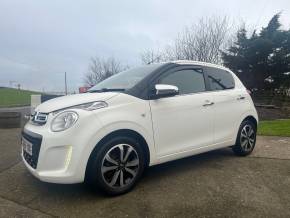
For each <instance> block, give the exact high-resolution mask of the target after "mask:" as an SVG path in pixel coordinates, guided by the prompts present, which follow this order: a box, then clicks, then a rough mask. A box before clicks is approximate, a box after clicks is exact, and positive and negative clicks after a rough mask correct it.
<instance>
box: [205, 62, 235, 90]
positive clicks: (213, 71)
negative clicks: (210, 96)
mask: <svg viewBox="0 0 290 218" xmlns="http://www.w3.org/2000/svg"><path fill="white" fill-rule="evenodd" d="M207 77H208V81H209V85H210V89H211V90H226V89H233V88H234V87H235V81H234V78H233V76H232V75H231V73H230V72H228V71H226V70H222V69H218V68H211V67H208V68H207Z"/></svg>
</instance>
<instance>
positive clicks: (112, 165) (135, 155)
mask: <svg viewBox="0 0 290 218" xmlns="http://www.w3.org/2000/svg"><path fill="white" fill-rule="evenodd" d="M144 165H145V161H144V154H143V150H142V148H141V146H140V144H139V143H138V141H137V140H135V139H134V138H129V137H116V138H114V139H112V140H110V141H108V142H106V143H104V144H103V145H101V146H100V148H99V149H98V151H97V152H95V153H94V156H93V157H92V161H90V166H89V172H88V174H89V175H88V179H89V180H90V181H89V182H90V184H91V185H92V186H93V187H95V188H98V189H101V190H102V191H104V192H105V193H107V194H110V195H119V194H123V193H126V192H128V191H130V190H131V189H132V188H133V187H134V185H135V184H136V182H137V181H138V180H139V178H140V176H141V175H142V173H143V171H144Z"/></svg>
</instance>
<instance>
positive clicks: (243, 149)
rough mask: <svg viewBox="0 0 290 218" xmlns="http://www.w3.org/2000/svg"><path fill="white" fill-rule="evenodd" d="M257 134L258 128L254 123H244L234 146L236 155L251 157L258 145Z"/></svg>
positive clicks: (246, 121)
mask: <svg viewBox="0 0 290 218" xmlns="http://www.w3.org/2000/svg"><path fill="white" fill-rule="evenodd" d="M256 133H257V127H256V125H255V124H254V123H253V122H252V121H250V120H245V121H243V122H242V124H241V126H240V129H239V132H238V136H237V140H236V144H235V145H234V146H233V151H234V153H235V154H237V155H239V156H246V155H249V154H250V153H251V152H252V151H253V150H254V147H255V144H256Z"/></svg>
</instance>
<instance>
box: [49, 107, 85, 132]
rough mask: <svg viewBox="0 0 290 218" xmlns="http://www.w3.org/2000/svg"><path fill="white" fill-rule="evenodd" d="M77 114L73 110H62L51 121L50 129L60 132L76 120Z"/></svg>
mask: <svg viewBox="0 0 290 218" xmlns="http://www.w3.org/2000/svg"><path fill="white" fill-rule="evenodd" d="M78 117H79V116H78V114H77V113H76V112H74V111H64V112H62V113H60V114H58V115H57V116H56V117H55V118H54V119H53V120H52V122H51V130H52V131H53V132H60V131H63V130H66V129H68V128H70V127H72V126H73V125H74V124H75V122H76V121H77V120H78Z"/></svg>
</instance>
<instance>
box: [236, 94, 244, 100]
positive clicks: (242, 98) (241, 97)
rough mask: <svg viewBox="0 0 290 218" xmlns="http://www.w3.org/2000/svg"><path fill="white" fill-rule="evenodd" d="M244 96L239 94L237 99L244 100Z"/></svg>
mask: <svg viewBox="0 0 290 218" xmlns="http://www.w3.org/2000/svg"><path fill="white" fill-rule="evenodd" d="M245 98H246V97H245V96H241V95H240V96H239V97H238V98H237V100H244V99H245Z"/></svg>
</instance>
